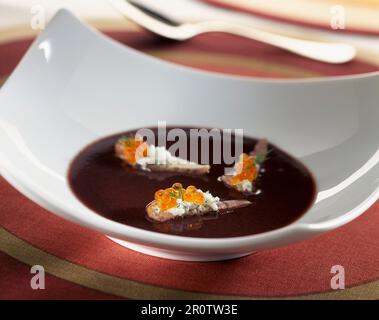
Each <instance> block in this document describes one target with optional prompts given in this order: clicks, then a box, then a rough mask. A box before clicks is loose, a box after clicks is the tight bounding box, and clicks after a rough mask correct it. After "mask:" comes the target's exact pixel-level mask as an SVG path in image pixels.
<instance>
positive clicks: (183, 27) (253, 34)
mask: <svg viewBox="0 0 379 320" xmlns="http://www.w3.org/2000/svg"><path fill="white" fill-rule="evenodd" d="M108 1H109V2H110V3H111V4H112V5H113V7H115V8H116V9H117V10H118V11H119V12H120V13H121V14H122V15H124V16H125V17H126V18H129V19H130V20H132V21H133V22H135V23H137V24H138V25H140V26H142V27H143V28H145V29H147V30H149V31H151V32H153V33H155V34H158V35H160V36H162V37H165V38H169V39H173V40H179V41H184V40H187V39H190V38H192V37H195V36H197V35H199V34H202V33H208V32H225V33H229V34H233V35H237V36H241V37H245V38H249V39H253V40H257V41H260V42H263V43H267V44H270V45H272V46H275V47H278V48H281V49H284V50H287V51H290V52H292V53H295V54H298V55H300V56H304V57H307V58H310V59H313V60H318V61H322V62H327V63H334V64H339V63H345V62H348V61H350V60H352V59H354V57H355V55H356V49H355V47H354V46H352V45H349V44H346V43H335V42H318V41H312V40H303V39H298V38H292V37H287V36H283V35H279V34H275V33H271V32H267V31H264V30H260V29H256V28H253V27H250V26H246V25H243V24H238V23H232V22H225V21H219V20H210V21H202V22H196V23H182V24H179V23H177V22H175V21H172V20H171V19H169V18H167V17H164V16H162V15H160V14H159V13H158V12H156V11H153V10H152V9H150V8H146V7H143V6H141V5H140V4H138V5H137V4H135V3H134V4H133V3H131V2H130V1H127V0H108Z"/></svg>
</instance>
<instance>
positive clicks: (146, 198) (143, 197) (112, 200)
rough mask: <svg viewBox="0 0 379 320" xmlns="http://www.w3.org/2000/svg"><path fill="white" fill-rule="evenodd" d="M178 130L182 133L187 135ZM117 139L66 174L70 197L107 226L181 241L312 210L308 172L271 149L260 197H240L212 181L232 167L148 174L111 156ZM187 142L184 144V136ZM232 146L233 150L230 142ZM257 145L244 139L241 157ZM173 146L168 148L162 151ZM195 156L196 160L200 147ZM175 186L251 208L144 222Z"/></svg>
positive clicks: (265, 227) (253, 228)
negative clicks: (157, 199)
mask: <svg viewBox="0 0 379 320" xmlns="http://www.w3.org/2000/svg"><path fill="white" fill-rule="evenodd" d="M183 129H184V130H185V131H186V132H188V130H189V129H188V128H183ZM153 130H156V129H153ZM134 133H135V131H131V132H126V133H123V134H122V135H125V134H134ZM122 135H121V134H119V135H114V136H111V137H106V138H104V139H102V140H99V141H97V142H95V143H93V144H91V145H90V146H88V147H86V148H85V149H84V150H83V151H81V152H80V154H79V155H78V156H77V157H76V158H75V159H74V161H73V163H72V165H71V168H70V170H69V182H70V185H71V188H72V191H73V192H74V194H75V195H76V196H77V197H78V198H79V199H80V200H81V201H82V202H83V203H84V204H85V205H86V206H87V207H89V208H90V209H92V210H93V211H95V212H97V213H98V214H99V215H101V216H104V217H106V218H108V219H110V220H114V221H117V222H120V223H123V224H126V225H129V226H133V227H137V228H141V229H145V230H150V231H156V232H161V233H167V234H176V235H181V236H190V237H203V238H219V237H237V236H246V235H252V234H257V233H261V232H266V231H270V230H273V229H277V228H281V227H284V226H286V225H288V224H290V223H292V222H294V221H295V220H297V219H298V218H300V217H301V216H302V215H303V214H304V213H305V211H306V210H307V209H308V208H309V207H310V206H311V204H312V202H313V200H314V197H315V193H316V188H315V183H314V180H313V178H312V175H311V174H310V172H309V171H308V170H307V168H306V167H305V166H304V165H303V164H301V163H300V162H299V161H298V160H296V159H294V158H292V157H291V156H289V155H288V154H287V153H285V152H283V151H281V150H280V149H278V148H276V147H275V146H272V145H270V153H269V155H268V158H267V159H266V161H265V162H264V165H263V172H261V173H260V176H259V178H258V181H257V183H256V188H257V189H258V190H259V191H260V192H257V194H254V195H243V194H241V193H239V192H237V191H235V190H232V189H228V188H227V187H225V185H224V184H223V183H222V182H219V181H217V178H218V177H219V176H221V175H223V174H224V168H225V167H230V166H231V165H230V164H229V165H226V164H225V163H221V164H212V162H213V160H212V157H210V164H211V170H210V173H209V174H208V175H203V176H190V175H183V174H178V173H157V172H155V173H151V172H146V171H141V170H138V169H134V168H132V167H128V166H126V165H125V164H124V163H123V161H122V160H120V159H118V158H117V157H116V156H115V151H114V145H115V143H116V141H117V140H118V138H119V137H120V136H122ZM187 137H188V138H187V139H188V140H189V139H190V138H189V135H187ZM220 139H222V137H220ZM231 140H232V150H234V145H233V143H234V137H233V136H232V139H231ZM199 141H200V140H199ZM214 142H215V141H211V142H210V143H209V150H213V149H211V148H212V147H213V143H214ZM256 142H257V140H256V139H253V138H247V137H244V139H243V150H244V152H247V153H248V152H250V151H251V150H253V149H254V146H255V144H256ZM172 143H173V142H167V148H169V146H170V145H171V144H172ZM189 145H190V143H188V146H189ZM199 145H200V143H199ZM188 150H189V147H188ZM203 150H204V149H203ZM187 154H188V155H189V152H188V153H187ZM199 155H200V156H201V148H200V146H199ZM200 159H201V158H200ZM175 182H180V183H181V184H182V185H183V186H184V187H186V186H189V185H194V186H196V187H197V188H200V189H202V190H203V191H207V190H209V191H210V192H211V193H212V194H213V195H214V196H218V197H220V199H221V200H232V199H248V200H249V201H251V202H252V204H251V205H250V206H247V207H244V208H239V209H236V210H234V211H232V212H229V213H223V214H218V213H208V214H205V215H203V216H196V217H185V218H182V217H180V218H175V219H174V220H171V221H169V222H163V223H158V222H151V221H150V220H148V219H147V217H146V213H145V208H146V205H147V204H148V203H149V202H150V201H152V200H153V199H154V193H155V192H156V191H157V190H159V189H165V188H168V187H171V185H172V184H173V183H175Z"/></svg>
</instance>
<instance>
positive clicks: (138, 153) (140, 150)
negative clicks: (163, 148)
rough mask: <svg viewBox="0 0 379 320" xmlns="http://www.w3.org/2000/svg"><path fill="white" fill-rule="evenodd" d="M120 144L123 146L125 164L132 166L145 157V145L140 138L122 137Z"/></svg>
mask: <svg viewBox="0 0 379 320" xmlns="http://www.w3.org/2000/svg"><path fill="white" fill-rule="evenodd" d="M120 142H121V143H122V144H123V146H124V157H125V160H126V162H128V163H129V164H130V165H132V166H134V165H135V164H136V163H137V160H138V159H140V158H143V157H146V156H147V144H146V143H145V142H144V141H143V139H142V138H141V137H124V138H121V140H120Z"/></svg>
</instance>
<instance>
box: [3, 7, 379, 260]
mask: <svg viewBox="0 0 379 320" xmlns="http://www.w3.org/2000/svg"><path fill="white" fill-rule="evenodd" d="M0 108H1V109H0V110H1V112H0V146H1V150H0V169H1V174H2V175H3V176H4V177H5V178H6V179H7V180H8V181H9V182H10V183H11V184H12V185H13V186H15V187H16V188H17V189H18V190H20V191H21V192H22V193H24V194H25V195H26V196H28V197H29V198H30V199H32V200H34V201H35V202H37V203H38V204H40V205H41V206H43V207H44V208H46V209H48V210H50V211H52V212H54V213H56V214H57V215H59V216H61V217H64V218H66V219H68V220H71V221H73V222H76V223H79V224H81V225H84V226H86V227H88V228H91V229H94V230H97V231H99V232H101V233H103V234H105V235H107V236H110V237H111V238H113V239H115V241H117V242H118V243H120V244H122V245H124V246H127V247H130V248H132V249H134V250H138V251H141V252H144V253H147V254H151V255H156V256H160V257H166V258H172V259H182V260H192V261H209V260H220V259H228V258H233V257H237V256H242V255H246V254H249V253H251V252H254V251H256V250H262V249H265V248H271V247H277V246H283V245H286V244H289V243H293V242H296V241H300V240H303V239H306V238H309V237H311V236H314V235H316V234H320V233H322V232H325V231H328V230H331V229H334V228H337V227H339V226H341V225H343V224H345V223H347V222H349V221H351V220H353V219H354V218H356V217H357V216H359V215H360V214H362V213H363V212H364V211H365V210H366V209H367V208H368V207H369V206H370V205H372V204H373V203H374V202H375V201H376V200H377V198H378V190H379V188H378V186H379V165H378V160H379V152H378V146H379V129H378V128H379V74H378V73H373V74H369V75H364V76H352V77H334V78H328V79H321V80H307V81H302V80H291V81H280V80H260V79H252V78H243V77H236V76H223V75H218V74H212V73H209V72H201V71H197V70H193V69H190V68H185V67H181V66H177V65H174V64H170V63H167V62H163V61H161V60H159V59H155V58H152V57H149V56H147V55H145V54H142V53H140V52H137V51H135V50H133V49H130V48H128V47H125V46H123V45H121V44H118V43H116V42H114V41H113V40H110V39H108V38H107V37H105V36H104V35H101V34H100V33H98V32H97V31H95V30H92V29H91V28H89V27H87V26H85V25H84V24H82V23H81V22H80V21H78V20H77V19H76V18H75V17H73V16H72V15H71V14H70V13H69V12H67V11H65V10H61V11H60V12H59V13H58V14H57V16H56V17H55V18H54V19H53V20H52V22H51V23H50V24H49V26H48V27H47V29H46V30H45V31H44V32H43V33H42V34H41V35H40V36H39V37H38V39H37V40H36V41H35V42H34V43H33V45H32V46H31V48H30V49H29V51H28V52H27V54H26V56H25V57H24V58H23V60H22V62H21V63H20V64H19V66H18V67H17V68H16V70H15V71H14V73H13V74H12V76H11V77H10V79H9V80H8V81H7V82H6V84H5V85H4V87H3V88H2V89H1V92H0ZM199 114H201V116H199ZM158 120H166V121H167V122H168V124H183V125H189V126H191V125H195V126H204V127H222V128H243V129H244V130H245V134H247V135H249V136H253V137H267V138H268V139H269V140H270V141H272V142H273V143H274V144H276V145H278V146H280V147H281V148H283V149H284V150H286V151H288V152H289V153H291V154H293V155H295V156H297V157H298V158H300V159H301V161H303V162H304V163H305V164H306V165H307V166H308V168H309V169H310V170H311V171H312V173H313V174H314V176H315V178H316V181H317V188H318V190H319V193H318V197H317V201H316V203H315V204H314V206H313V207H312V208H311V209H310V210H309V211H308V212H307V213H306V214H305V215H304V216H303V217H302V218H301V219H300V220H298V221H296V222H295V223H293V224H291V225H289V226H287V227H284V228H281V229H278V230H274V231H270V232H267V233H262V234H257V235H253V236H244V237H236V238H220V239H201V238H190V237H180V236H173V235H165V234H160V233H155V232H150V231H145V230H140V229H137V228H133V227H129V226H126V225H122V224H119V223H116V222H113V221H110V220H107V219H105V218H103V217H101V216H99V215H97V214H95V213H94V212H92V211H91V210H89V209H88V208H87V207H85V206H84V205H83V204H82V203H81V202H80V201H78V200H77V199H76V197H75V196H74V195H73V194H72V192H71V191H70V188H69V187H68V183H67V178H66V174H67V170H68V167H69V164H70V161H71V160H72V159H73V157H74V156H75V155H76V154H77V152H78V151H79V150H81V149H82V148H83V147H84V146H86V145H87V144H88V143H90V142H92V141H94V140H96V139H98V138H100V137H103V136H106V135H109V134H112V133H115V132H121V131H125V130H128V129H132V128H137V127H146V126H154V125H156V124H157V121H158ZM278 214H280V213H279V212H278ZM41 223H43V221H41ZM36 232H37V231H36ZM116 239H117V240H116Z"/></svg>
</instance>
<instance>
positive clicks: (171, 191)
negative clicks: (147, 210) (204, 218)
mask: <svg viewBox="0 0 379 320" xmlns="http://www.w3.org/2000/svg"><path fill="white" fill-rule="evenodd" d="M154 198H155V201H156V202H157V204H158V207H159V209H160V210H162V211H166V210H169V209H171V208H175V207H176V206H177V205H178V201H177V200H178V199H180V200H183V201H186V202H189V203H193V204H196V205H201V204H204V203H205V197H204V195H203V193H202V192H200V191H198V190H197V188H196V187H194V186H188V187H187V188H186V189H184V188H183V186H182V184H181V183H179V182H176V183H174V184H173V185H172V187H171V188H167V189H164V190H163V189H162V190H158V191H157V192H155V195H154Z"/></svg>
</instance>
